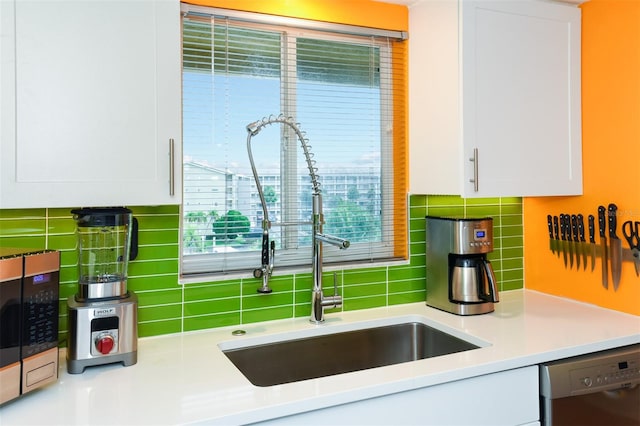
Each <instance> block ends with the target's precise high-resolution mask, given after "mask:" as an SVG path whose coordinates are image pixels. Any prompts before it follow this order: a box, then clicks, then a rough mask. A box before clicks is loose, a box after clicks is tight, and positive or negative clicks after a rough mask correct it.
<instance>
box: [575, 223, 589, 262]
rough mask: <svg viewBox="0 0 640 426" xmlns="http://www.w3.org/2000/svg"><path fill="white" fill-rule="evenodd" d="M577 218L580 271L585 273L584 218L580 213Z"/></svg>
mask: <svg viewBox="0 0 640 426" xmlns="http://www.w3.org/2000/svg"><path fill="white" fill-rule="evenodd" d="M577 217H578V236H579V237H580V242H579V243H578V244H579V245H580V251H581V252H582V270H583V271H586V269H587V244H586V242H587V241H586V240H585V239H584V216H583V215H582V213H579V214H578V215H577Z"/></svg>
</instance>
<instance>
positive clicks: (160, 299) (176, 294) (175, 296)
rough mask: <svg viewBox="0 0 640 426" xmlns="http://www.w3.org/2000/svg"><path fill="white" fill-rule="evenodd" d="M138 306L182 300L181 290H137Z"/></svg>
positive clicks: (165, 303) (179, 301)
mask: <svg viewBox="0 0 640 426" xmlns="http://www.w3.org/2000/svg"><path fill="white" fill-rule="evenodd" d="M136 294H137V295H138V305H139V306H153V305H167V304H172V303H181V302H182V293H181V290H179V289H177V290H161V291H146V292H143V291H138V292H136Z"/></svg>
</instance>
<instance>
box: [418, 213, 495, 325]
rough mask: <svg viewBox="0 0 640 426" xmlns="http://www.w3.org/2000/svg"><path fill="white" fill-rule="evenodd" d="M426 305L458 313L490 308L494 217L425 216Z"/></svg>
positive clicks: (492, 293) (492, 306)
mask: <svg viewBox="0 0 640 426" xmlns="http://www.w3.org/2000/svg"><path fill="white" fill-rule="evenodd" d="M426 221H427V254H426V256H427V297H426V303H427V305H428V306H431V307H434V308H438V309H441V310H443V311H446V312H451V313H453V314H457V315H478V314H486V313H489V312H493V310H494V305H493V304H494V303H497V302H498V291H497V287H496V279H495V275H494V273H493V268H492V267H491V262H490V261H489V260H488V259H487V254H488V253H491V252H492V251H493V219H492V218H490V217H487V218H465V217H435V216H427V217H426Z"/></svg>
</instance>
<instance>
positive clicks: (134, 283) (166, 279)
mask: <svg viewBox="0 0 640 426" xmlns="http://www.w3.org/2000/svg"><path fill="white" fill-rule="evenodd" d="M127 287H128V288H129V289H131V290H133V291H150V290H176V289H180V288H181V287H180V285H179V284H178V280H177V277H176V276H175V275H153V276H144V277H137V276H133V275H131V274H129V278H128V280H127Z"/></svg>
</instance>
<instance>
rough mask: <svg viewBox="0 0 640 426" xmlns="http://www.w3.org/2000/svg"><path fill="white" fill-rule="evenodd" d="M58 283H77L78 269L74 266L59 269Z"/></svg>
mask: <svg viewBox="0 0 640 426" xmlns="http://www.w3.org/2000/svg"><path fill="white" fill-rule="evenodd" d="M60 282H72V283H74V284H75V283H77V282H78V268H76V267H75V265H74V266H71V267H61V268H60Z"/></svg>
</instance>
